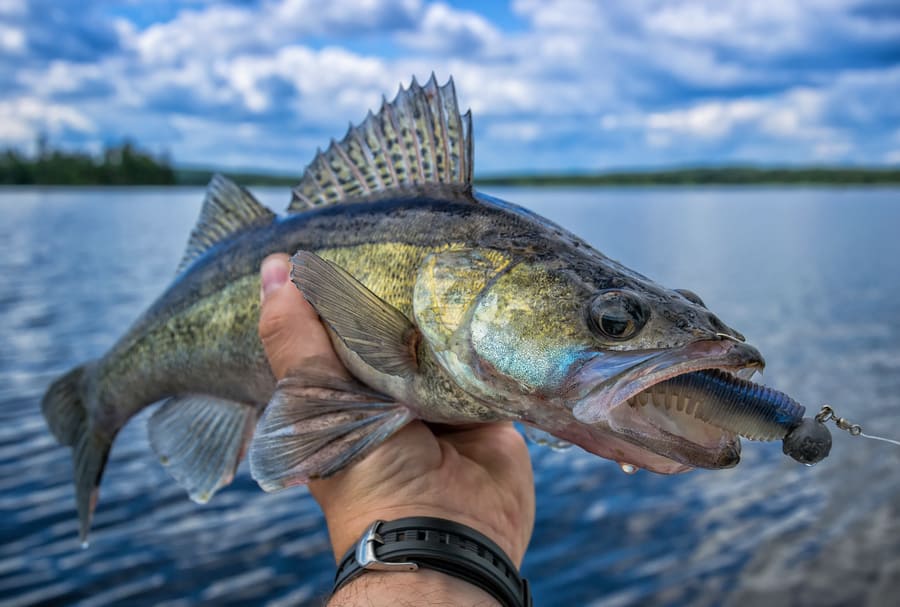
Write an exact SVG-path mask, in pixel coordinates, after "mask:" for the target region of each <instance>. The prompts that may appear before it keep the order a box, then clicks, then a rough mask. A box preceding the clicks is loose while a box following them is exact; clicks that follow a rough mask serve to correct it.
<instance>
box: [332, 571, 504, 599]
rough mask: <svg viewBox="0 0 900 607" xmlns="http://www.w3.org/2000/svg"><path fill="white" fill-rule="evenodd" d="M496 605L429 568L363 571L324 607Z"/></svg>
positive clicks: (483, 594) (479, 592)
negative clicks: (406, 570) (411, 570)
mask: <svg viewBox="0 0 900 607" xmlns="http://www.w3.org/2000/svg"><path fill="white" fill-rule="evenodd" d="M432 605H435V606H440V607H500V603H498V602H497V601H496V600H495V599H494V598H493V597H492V596H491V595H490V594H488V593H486V592H485V591H483V590H481V589H480V588H478V587H477V586H474V585H472V584H470V583H468V582H465V581H463V580H460V579H458V578H455V577H452V576H449V575H446V574H443V573H440V572H438V571H433V570H430V569H419V570H418V571H414V572H393V571H392V572H379V571H367V572H366V573H363V574H362V575H360V576H359V577H358V578H356V579H355V580H353V581H351V582H350V583H348V584H346V585H345V586H343V587H342V588H341V589H340V590H339V591H338V592H337V593H336V594H335V595H334V596H333V597H332V598H331V600H329V601H328V607H407V606H409V607H430V606H432Z"/></svg>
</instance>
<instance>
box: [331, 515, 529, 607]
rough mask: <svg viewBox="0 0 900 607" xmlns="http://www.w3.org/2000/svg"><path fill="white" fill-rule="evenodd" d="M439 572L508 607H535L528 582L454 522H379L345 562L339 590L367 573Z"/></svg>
mask: <svg viewBox="0 0 900 607" xmlns="http://www.w3.org/2000/svg"><path fill="white" fill-rule="evenodd" d="M419 567H425V568H427V569H434V570H435V571H440V572H442V573H446V574H447V575H452V576H453V577H456V578H459V579H461V580H465V581H466V582H469V583H470V584H474V585H475V586H478V587H479V588H481V589H482V590H484V591H485V592H487V593H488V594H490V595H491V596H493V597H494V598H495V599H497V600H498V601H499V602H500V604H501V605H504V606H505V607H532V599H531V592H530V591H529V588H528V581H527V580H525V579H523V578H522V577H521V576H520V575H519V572H518V570H517V569H516V566H515V565H514V564H513V562H512V561H511V560H510V559H509V557H508V556H506V554H505V553H504V552H503V550H501V549H500V547H499V546H498V545H497V544H495V543H494V542H493V541H491V540H490V539H488V538H487V537H485V536H484V535H483V534H481V533H479V532H478V531H476V530H474V529H472V528H471V527H467V526H466V525H462V524H460V523H457V522H454V521H448V520H445V519H441V518H433V517H426V516H417V517H409V518H402V519H398V520H395V521H390V522H385V521H380V520H379V521H375V522H374V523H372V524H371V525H370V526H369V528H368V529H367V530H366V532H365V533H363V535H362V537H361V538H360V539H359V542H357V544H356V546H354V547H352V548H351V549H350V550H348V551H347V554H345V555H344V558H342V559H341V562H340V564H339V565H338V569H337V573H336V574H335V577H334V590H333V592H337V591H338V589H339V588H341V587H342V586H343V585H344V584H346V583H347V582H349V581H350V580H352V579H354V578H356V577H357V576H359V575H361V574H362V573H364V572H365V571H416V570H417V569H418V568H419Z"/></svg>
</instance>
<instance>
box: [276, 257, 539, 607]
mask: <svg viewBox="0 0 900 607" xmlns="http://www.w3.org/2000/svg"><path fill="white" fill-rule="evenodd" d="M289 274H290V260H289V258H288V256H287V255H280V254H279V255H272V256H270V257H268V258H266V259H265V260H264V261H263V264H262V269H261V277H262V278H261V284H262V289H261V301H262V304H261V310H260V320H259V336H260V339H261V340H262V343H263V346H264V348H265V352H266V356H267V357H268V360H269V362H270V364H271V367H272V371H273V373H274V375H275V377H276V378H277V379H282V378H284V377H286V376H287V375H289V374H290V372H291V370H292V369H298V368H302V367H303V366H304V365H306V364H310V363H311V362H313V361H314V362H315V363H316V364H319V365H324V366H325V367H326V368H328V369H330V370H332V371H333V372H334V373H335V375H337V376H343V377H346V376H347V375H348V373H347V371H346V369H344V367H343V366H342V364H341V362H340V360H339V359H338V357H337V355H336V354H335V353H334V350H333V349H332V346H331V342H330V340H329V338H328V334H327V333H326V331H325V329H324V327H323V326H322V324H321V322H320V321H319V318H318V316H317V314H316V312H315V310H313V308H312V307H311V306H310V305H309V304H308V303H307V302H306V300H305V299H304V298H303V297H302V295H300V293H299V291H298V290H297V289H296V288H295V287H294V286H293V284H291V282H290V281H289V278H288V277H289ZM309 489H310V493H312V495H313V497H314V498H315V500H316V501H317V502H318V504H319V506H320V507H321V508H322V512H323V513H324V514H325V519H326V521H327V524H328V532H329V536H330V538H331V544H332V550H333V552H334V557H335V560H336V561H338V560H339V559H340V558H341V557H342V556H343V555H344V553H345V552H346V551H347V550H348V549H349V548H350V547H351V546H352V545H354V544H355V542H356V541H357V540H358V539H359V537H360V536H361V535H362V533H363V532H364V531H365V529H366V528H367V527H368V526H369V525H370V524H371V523H372V522H373V521H375V520H377V519H382V520H393V519H397V518H402V517H406V516H435V517H440V518H446V519H450V520H454V521H457V522H460V523H463V524H465V525H468V526H470V527H472V528H474V529H476V530H478V531H480V532H481V533H484V534H485V535H486V536H488V537H490V538H491V539H492V540H494V541H495V542H496V543H497V544H498V545H499V546H500V547H501V548H502V549H503V550H504V551H505V552H506V554H508V555H509V557H510V558H511V559H512V560H513V562H515V563H516V565H517V566H519V565H521V562H522V558H523V557H524V555H525V550H526V548H527V546H528V542H529V540H530V538H531V533H532V529H533V526H534V504H535V495H534V478H533V474H532V469H531V460H530V458H529V455H528V450H527V448H526V446H525V442H524V440H523V438H522V436H521V435H520V434H519V433H518V432H517V431H516V430H515V428H513V426H512V424H511V423H508V422H503V423H492V424H481V425H478V426H475V427H458V426H457V427H454V428H452V429H446V428H436V427H433V426H429V425H427V424H425V423H423V422H421V421H415V422H412V423H410V424H409V425H407V426H406V427H405V428H403V429H402V430H401V431H400V432H398V433H397V434H396V435H394V436H393V437H391V438H390V439H389V440H387V441H386V442H385V443H384V444H383V445H381V446H379V447H378V448H377V449H376V450H375V451H374V452H372V453H371V454H370V455H369V456H367V457H366V458H365V459H363V460H362V461H360V462H358V463H356V464H354V465H353V466H351V467H349V468H348V469H346V470H343V471H341V472H339V473H338V474H336V475H334V476H333V477H330V478H328V479H325V480H317V481H313V482H311V483H309ZM411 593H412V594H411ZM398 596H415V597H417V600H416V604H422V603H421V602H420V601H421V600H428V601H430V602H433V603H435V604H442V605H495V604H497V603H496V601H494V600H493V599H492V598H491V597H490V596H489V595H488V594H486V593H484V592H483V591H481V590H480V589H478V588H476V587H474V586H472V585H470V584H468V583H466V582H463V581H461V580H458V579H456V578H453V577H451V576H447V575H444V574H441V573H438V572H435V571H427V570H422V571H417V572H414V573H374V572H368V573H366V574H364V575H362V576H360V577H359V578H357V579H356V580H354V581H353V582H351V583H349V584H348V585H346V586H345V587H344V588H342V589H341V590H340V591H339V592H338V593H337V594H336V595H335V596H334V597H332V599H331V601H330V603H329V604H330V605H397V604H398V602H397V601H398V599H397V597H398ZM400 604H403V603H400Z"/></svg>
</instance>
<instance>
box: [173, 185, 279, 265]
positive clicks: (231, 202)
mask: <svg viewBox="0 0 900 607" xmlns="http://www.w3.org/2000/svg"><path fill="white" fill-rule="evenodd" d="M274 219H275V213H273V212H272V211H270V210H269V209H267V208H266V207H264V206H263V205H262V203H260V202H259V201H257V200H256V198H254V197H253V195H252V194H251V193H250V192H248V191H247V190H245V189H244V188H242V187H241V186H239V185H237V184H236V183H234V182H233V181H231V180H230V179H228V178H227V177H223V176H222V175H218V174H217V175H213V178H212V179H211V180H210V182H209V185H208V186H207V188H206V199H205V200H204V201H203V208H202V209H201V210H200V219H198V220H197V225H196V226H194V231H193V232H191V237H190V239H188V245H187V249H186V250H185V252H184V257H182V258H181V264H179V266H178V272H181V271H182V270H184V269H185V268H186V267H188V266H189V265H190V264H191V263H193V262H194V260H195V259H197V258H198V257H200V256H201V255H203V254H204V253H206V251H208V250H209V249H211V248H212V247H213V246H215V245H217V244H218V243H220V242H222V241H223V240H225V239H226V238H228V237H229V236H231V235H233V234H236V233H237V232H240V231H241V230H244V229H246V228H250V227H255V226H261V225H266V224H268V223H270V222H271V221H272V220H274Z"/></svg>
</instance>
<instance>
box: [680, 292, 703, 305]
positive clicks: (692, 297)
mask: <svg viewBox="0 0 900 607" xmlns="http://www.w3.org/2000/svg"><path fill="white" fill-rule="evenodd" d="M675 292H676V293H678V294H679V295H681V296H682V297H684V298H685V299H686V300H688V301H689V302H691V303H693V304H697V305H698V306H700V307H702V308H705V307H706V304H705V303H703V300H702V299H700V296H699V295H697V294H696V293H694V292H693V291H691V290H690V289H675Z"/></svg>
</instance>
